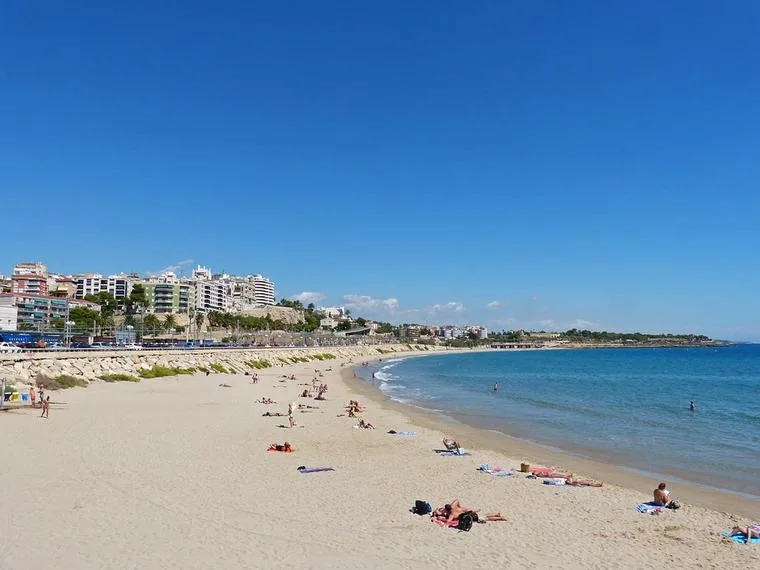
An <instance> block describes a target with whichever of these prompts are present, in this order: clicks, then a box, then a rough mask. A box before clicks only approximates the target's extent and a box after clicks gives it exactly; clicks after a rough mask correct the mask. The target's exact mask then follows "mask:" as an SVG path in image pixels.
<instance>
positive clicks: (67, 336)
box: [64, 320, 76, 348]
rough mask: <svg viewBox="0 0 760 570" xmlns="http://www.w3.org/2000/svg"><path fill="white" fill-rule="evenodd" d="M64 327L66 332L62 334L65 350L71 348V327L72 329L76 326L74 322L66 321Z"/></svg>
mask: <svg viewBox="0 0 760 570" xmlns="http://www.w3.org/2000/svg"><path fill="white" fill-rule="evenodd" d="M64 325H65V327H66V329H65V331H66V332H65V333H64V337H65V341H66V348H71V327H73V326H74V325H76V323H75V322H74V321H69V320H67V321H66V322H65V323H64Z"/></svg>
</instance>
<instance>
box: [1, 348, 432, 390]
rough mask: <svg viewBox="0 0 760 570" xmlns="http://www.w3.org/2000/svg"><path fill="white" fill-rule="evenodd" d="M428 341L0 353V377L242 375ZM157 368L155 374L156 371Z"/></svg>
mask: <svg viewBox="0 0 760 570" xmlns="http://www.w3.org/2000/svg"><path fill="white" fill-rule="evenodd" d="M434 350H446V349H442V348H441V349H436V348H435V347H431V346H422V345H409V344H388V345H374V346H346V347H319V348H269V349H252V350H251V349H226V350H165V351H140V352H137V351H136V352H128V351H113V352H111V351H103V352H60V353H50V352H39V353H27V354H21V355H2V358H0V378H5V380H6V382H7V383H9V384H13V383H16V384H28V383H30V382H33V381H34V380H35V378H37V377H38V375H42V376H45V377H47V378H59V377H62V376H65V377H73V378H76V379H81V380H85V381H87V382H92V381H95V380H98V379H102V378H104V377H109V376H113V375H128V376H130V377H134V378H135V379H138V378H150V377H154V376H168V375H172V372H173V373H175V374H192V373H196V372H201V373H203V372H207V371H208V372H211V373H222V374H224V373H229V374H244V373H246V372H249V373H253V372H255V371H256V370H261V369H266V368H272V367H277V366H286V365H289V364H296V363H298V362H312V361H313V362H314V363H315V367H316V366H317V365H319V366H322V365H324V364H328V365H329V361H331V360H334V359H344V360H369V359H373V358H377V357H382V356H383V355H387V354H394V353H400V352H410V351H420V352H425V351H434ZM156 371H159V373H156Z"/></svg>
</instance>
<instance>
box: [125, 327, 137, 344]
mask: <svg viewBox="0 0 760 570" xmlns="http://www.w3.org/2000/svg"><path fill="white" fill-rule="evenodd" d="M124 328H125V329H127V338H128V339H129V343H130V344H137V339H136V338H135V333H134V330H135V327H133V326H132V325H127V326H126V327H124Z"/></svg>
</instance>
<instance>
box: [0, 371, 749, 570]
mask: <svg viewBox="0 0 760 570" xmlns="http://www.w3.org/2000/svg"><path fill="white" fill-rule="evenodd" d="M394 357H395V356H394ZM327 367H331V368H332V369H333V372H325V373H324V378H321V379H320V380H321V381H323V382H327V384H328V386H329V391H328V393H327V397H328V400H327V401H315V400H312V399H307V398H300V397H297V394H299V393H300V392H301V391H302V390H303V389H304V387H305V386H302V385H301V384H302V383H310V382H311V378H312V376H313V370H314V369H315V368H320V369H322V370H325V369H326V368H327ZM341 371H343V372H344V374H345V375H346V376H347V377H346V378H341V376H340V373H341ZM291 372H292V373H294V374H295V375H296V377H297V379H296V380H295V381H286V382H280V381H279V380H280V379H281V378H280V376H281V375H283V374H290V373H291ZM259 376H260V378H261V381H260V382H259V383H258V384H250V383H249V382H250V378H249V377H247V376H232V375H212V376H208V377H206V376H204V375H196V376H180V377H172V378H161V379H152V380H143V381H142V382H141V383H139V384H132V383H120V384H105V383H95V384H93V385H91V386H90V387H88V388H86V389H81V388H75V389H71V390H65V391H61V392H56V393H54V394H53V396H52V398H51V400H53V401H54V402H55V403H54V405H53V406H52V407H51V411H50V419H49V420H45V419H40V418H38V417H37V416H38V415H39V410H16V411H11V412H5V413H0V433H2V437H0V540H2V543H3V544H2V548H1V549H0V568H4V569H5V568H9V569H11V568H12V569H16V568H18V569H35V568H50V567H57V568H76V569H87V568H119V569H123V568H140V569H146V568H295V567H298V568H323V567H332V568H433V567H439V568H440V567H445V568H450V567H457V566H459V567H462V566H466V567H469V568H486V567H488V568H495V567H499V568H518V567H519V568H664V567H684V568H685V567H689V568H692V567H701V568H717V567H728V568H734V567H737V568H750V567H758V566H760V545H750V546H747V545H740V544H734V543H731V544H725V543H722V542H721V540H720V534H721V532H722V531H724V530H727V529H728V528H730V527H731V526H732V525H733V524H736V523H738V522H741V523H742V524H744V523H746V522H747V518H746V517H743V516H737V515H730V514H726V513H721V512H718V511H715V510H709V509H707V508H703V507H699V506H692V504H691V503H689V504H685V505H684V506H683V508H681V509H680V510H678V511H674V512H672V511H665V512H663V513H662V514H660V515H657V516H652V515H644V514H640V513H638V512H636V510H635V506H636V504H637V503H639V502H643V501H647V500H650V499H651V495H650V493H651V488H653V487H654V486H655V484H656V483H657V481H647V480H642V481H640V480H637V479H636V478H635V477H634V478H633V479H630V480H628V481H629V482H630V483H631V486H632V487H635V488H624V487H617V486H612V485H605V487H604V488H601V489H594V488H565V487H551V486H547V485H543V484H541V481H540V480H530V479H527V478H525V476H524V474H517V475H516V476H514V477H510V478H497V477H493V476H491V475H488V474H484V473H480V472H478V471H476V468H477V466H478V465H479V464H481V463H490V464H499V465H502V466H504V467H513V468H517V469H519V461H520V460H521V459H525V458H526V457H530V456H524V455H523V453H527V452H528V451H529V450H528V448H524V449H523V448H520V449H509V450H507V453H506V454H502V453H499V452H496V451H488V449H501V448H502V447H501V446H503V445H504V443H503V441H504V440H503V439H502V440H499V441H498V442H495V441H492V442H490V443H489V442H488V441H486V440H487V438H488V436H487V435H485V434H482V433H481V434H478V430H471V431H467V429H466V428H464V427H459V426H454V425H452V426H449V427H446V425H445V424H443V423H442V422H441V421H440V420H439V419H436V418H434V417H432V416H431V415H430V414H425V413H423V412H419V411H415V410H412V409H410V408H405V407H402V406H398V405H395V404H393V403H390V402H388V401H386V400H384V397H383V396H382V395H381V394H379V393H378V392H377V391H376V390H374V388H372V387H371V386H369V385H367V384H365V383H363V382H361V381H358V380H354V379H352V378H351V372H350V369H349V368H347V367H346V368H341V367H340V361H335V360H334V361H330V362H329V363H326V362H319V363H315V362H312V363H309V364H300V365H294V366H288V367H281V368H276V369H270V370H265V371H261V372H260V374H259ZM222 382H224V383H227V384H230V385H231V387H230V388H224V387H220V386H219V384H220V383H222ZM263 396H268V397H271V398H273V399H275V400H277V401H278V402H279V403H278V404H277V405H263V404H256V403H254V402H255V400H257V399H259V398H261V397H263ZM349 399H359V400H360V401H361V402H362V403H363V404H365V405H366V407H367V411H366V412H364V413H363V414H361V417H363V418H365V419H366V420H368V421H371V422H372V423H373V424H374V425H375V426H376V427H377V429H375V430H359V429H354V428H353V426H354V425H356V423H357V420H356V419H354V418H349V417H345V416H344V417H337V416H338V414H342V413H344V409H343V406H344V405H345V404H346V403H347V402H348V400H349ZM292 401H296V402H298V403H301V404H308V405H312V406H319V409H315V410H310V411H308V412H307V413H297V414H296V416H295V419H296V422H297V423H298V426H297V427H295V428H292V429H291V428H286V427H278V426H280V425H284V426H287V424H288V418H287V417H263V416H262V414H263V413H264V412H267V411H271V412H275V411H278V412H282V413H286V412H287V405H288V402H292ZM389 429H394V430H396V431H416V435H415V436H412V437H400V436H394V435H389V434H387V433H386V432H387V431H388V430H389ZM443 429H445V430H446V435H451V436H455V437H461V438H462V439H463V440H464V441H463V445H464V446H465V447H467V448H468V450H469V451H471V452H472V455H471V456H467V457H440V456H438V455H437V454H436V453H434V452H433V450H434V449H438V448H440V447H441V438H442V436H443V435H444V433H443V431H442V430H443ZM452 431H455V432H456V433H452ZM479 437H481V438H485V439H484V442H485V443H481V441H479V440H478V438H479ZM494 437H496V436H494ZM499 437H502V436H499ZM284 441H289V442H291V443H292V444H293V446H294V447H295V448H296V452H295V453H292V454H285V453H268V452H267V451H266V448H267V446H268V444H269V443H271V442H278V443H283V442H284ZM515 445H517V444H515ZM510 456H511V457H513V458H514V459H510ZM557 457H558V456H554V458H557ZM530 458H531V459H533V460H534V461H535V460H536V459H538V457H530ZM541 459H544V458H543V457H541ZM568 461H572V460H571V459H568ZM301 465H304V466H308V467H333V468H334V469H335V471H330V472H323V473H312V474H307V475H304V474H300V473H299V472H298V471H297V469H296V468H297V467H298V466H301ZM563 465H565V464H563ZM576 465H578V463H573V464H572V467H573V468H576ZM593 466H594V465H593V464H591V463H589V464H588V467H589V468H592V467H593ZM580 473H581V474H582V475H585V476H592V477H596V478H603V479H604V477H603V476H602V475H609V476H612V475H613V473H615V471H614V468H613V467H610V468H609V471H608V472H605V473H603V474H602V473H599V472H596V471H594V472H585V471H581V472H580ZM613 478H614V477H613ZM605 482H607V479H605ZM642 485H646V486H642ZM674 494H675V495H676V496H677V497H679V498H681V499H684V496H683V495H681V494H680V493H679V489H678V488H677V487H676V488H675V489H674ZM692 496H693V497H694V498H700V497H701V498H702V500H703V502H705V503H707V502H709V495H700V494H699V492H698V491H692ZM455 498H458V499H460V500H461V501H462V503H464V504H465V505H468V506H473V507H475V508H479V509H482V512H493V511H500V512H501V513H502V514H504V515H505V516H506V517H507V518H508V521H507V522H496V523H487V524H484V525H480V524H478V525H475V526H474V527H473V528H472V530H471V531H470V532H458V531H456V530H453V529H442V528H439V527H438V526H436V525H434V524H432V523H431V522H430V519H429V517H420V516H417V515H414V514H411V513H410V512H409V509H410V508H411V507H412V506H413V504H414V501H415V500H416V499H424V500H427V501H429V502H430V503H431V504H432V505H433V507H437V506H440V505H443V504H444V503H446V502H449V501H451V500H452V499H455ZM697 502H699V501H697ZM733 512H739V509H736V510H735V511H733ZM758 514H759V515H760V513H758ZM755 518H760V516H756V517H755Z"/></svg>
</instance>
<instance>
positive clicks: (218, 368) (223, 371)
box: [209, 362, 229, 374]
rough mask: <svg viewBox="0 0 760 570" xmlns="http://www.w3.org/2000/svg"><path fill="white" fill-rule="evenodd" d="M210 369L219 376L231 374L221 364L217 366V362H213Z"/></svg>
mask: <svg viewBox="0 0 760 570" xmlns="http://www.w3.org/2000/svg"><path fill="white" fill-rule="evenodd" d="M209 367H210V368H211V370H213V371H214V372H217V373H218V374H229V372H227V369H226V368H225V367H224V366H222V365H221V364H217V363H216V362H212V363H211V364H209Z"/></svg>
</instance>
